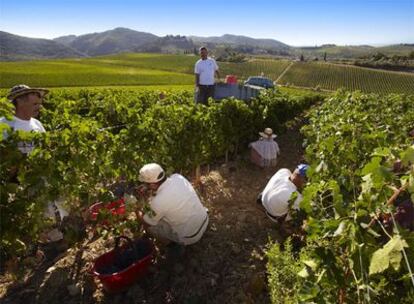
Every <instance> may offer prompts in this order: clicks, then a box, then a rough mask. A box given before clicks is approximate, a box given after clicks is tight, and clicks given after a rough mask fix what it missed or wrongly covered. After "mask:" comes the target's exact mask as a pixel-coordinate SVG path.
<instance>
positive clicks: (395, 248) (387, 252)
mask: <svg viewBox="0 0 414 304" xmlns="http://www.w3.org/2000/svg"><path fill="white" fill-rule="evenodd" d="M407 247H408V244H407V242H406V241H405V240H404V239H401V237H400V236H399V235H396V236H394V237H393V238H392V239H391V240H389V242H388V243H387V244H385V245H384V247H383V248H381V249H378V250H377V251H375V252H374V254H373V255H372V259H371V264H370V265H369V274H370V275H372V274H375V273H381V272H383V271H385V270H386V269H388V267H389V266H390V265H391V266H392V267H393V268H394V269H395V270H396V271H398V270H399V269H400V262H401V259H402V254H401V251H402V250H403V249H404V248H407Z"/></svg>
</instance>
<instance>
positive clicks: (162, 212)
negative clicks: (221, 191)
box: [139, 163, 208, 245]
mask: <svg viewBox="0 0 414 304" xmlns="http://www.w3.org/2000/svg"><path fill="white" fill-rule="evenodd" d="M139 180H140V181H141V182H144V183H145V184H146V185H147V187H148V189H149V190H150V191H152V192H153V193H154V195H153V196H151V197H150V198H149V205H150V207H151V209H152V211H153V212H150V213H146V214H144V216H143V220H144V221H145V223H146V224H148V225H149V229H148V230H149V232H150V233H151V234H152V235H153V236H154V237H157V238H159V239H161V241H165V240H168V241H172V242H175V243H178V244H181V245H191V244H194V243H196V242H198V241H199V240H200V239H201V237H202V236H203V234H204V232H205V231H206V228H207V226H208V214H207V210H206V208H205V207H204V206H203V205H202V204H201V201H200V199H199V197H198V195H197V193H196V192H195V190H194V188H193V187H192V186H191V184H190V182H189V181H188V180H187V179H186V178H185V177H183V176H182V175H180V174H173V175H171V176H170V177H167V176H166V174H165V172H164V170H163V169H162V168H161V166H160V165H158V164H154V163H153V164H147V165H145V166H143V167H142V168H141V170H140V171H139Z"/></svg>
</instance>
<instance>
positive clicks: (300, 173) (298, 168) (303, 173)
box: [296, 164, 309, 177]
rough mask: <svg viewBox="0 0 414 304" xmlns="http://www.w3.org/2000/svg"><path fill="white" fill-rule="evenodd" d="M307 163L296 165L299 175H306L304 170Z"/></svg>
mask: <svg viewBox="0 0 414 304" xmlns="http://www.w3.org/2000/svg"><path fill="white" fill-rule="evenodd" d="M308 168H309V165H307V164H299V165H298V166H297V167H296V170H297V172H298V173H299V175H300V176H302V177H306V171H307V170H308Z"/></svg>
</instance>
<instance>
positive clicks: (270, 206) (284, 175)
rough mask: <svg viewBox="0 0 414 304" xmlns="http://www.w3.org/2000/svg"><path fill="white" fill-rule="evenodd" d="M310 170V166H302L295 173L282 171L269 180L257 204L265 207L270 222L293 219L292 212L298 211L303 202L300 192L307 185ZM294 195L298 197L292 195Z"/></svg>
mask: <svg viewBox="0 0 414 304" xmlns="http://www.w3.org/2000/svg"><path fill="white" fill-rule="evenodd" d="M308 168H309V166H308V165H306V164H300V165H298V166H297V167H296V169H295V170H294V171H293V173H292V172H290V170H289V169H285V168H284V169H280V170H279V171H277V172H276V174H275V175H273V176H272V178H271V179H270V180H269V182H268V183H267V185H266V187H265V188H264V190H263V192H262V193H261V194H260V195H259V197H258V199H257V203H258V204H261V205H262V206H263V207H264V209H265V212H266V215H267V216H268V217H269V219H270V220H272V221H274V222H276V223H282V222H284V221H290V220H291V219H292V217H291V211H292V210H298V209H299V204H300V202H301V201H302V194H301V193H300V192H299V191H300V190H301V189H302V188H303V186H304V185H305V182H306V171H307V170H308ZM294 193H295V194H296V197H294V196H293V195H292V194H294Z"/></svg>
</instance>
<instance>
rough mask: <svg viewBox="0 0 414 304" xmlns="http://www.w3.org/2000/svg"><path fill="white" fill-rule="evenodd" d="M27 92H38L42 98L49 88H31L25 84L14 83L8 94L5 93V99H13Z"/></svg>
mask: <svg viewBox="0 0 414 304" xmlns="http://www.w3.org/2000/svg"><path fill="white" fill-rule="evenodd" d="M29 93H39V94H40V96H41V97H42V98H43V97H44V96H45V95H46V94H47V93H49V90H46V89H42V88H31V87H29V86H27V85H25V84H19V85H15V86H14V87H12V88H11V89H10V92H9V94H8V95H7V99H9V100H15V99H16V98H17V97H20V96H23V95H26V94H29Z"/></svg>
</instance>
